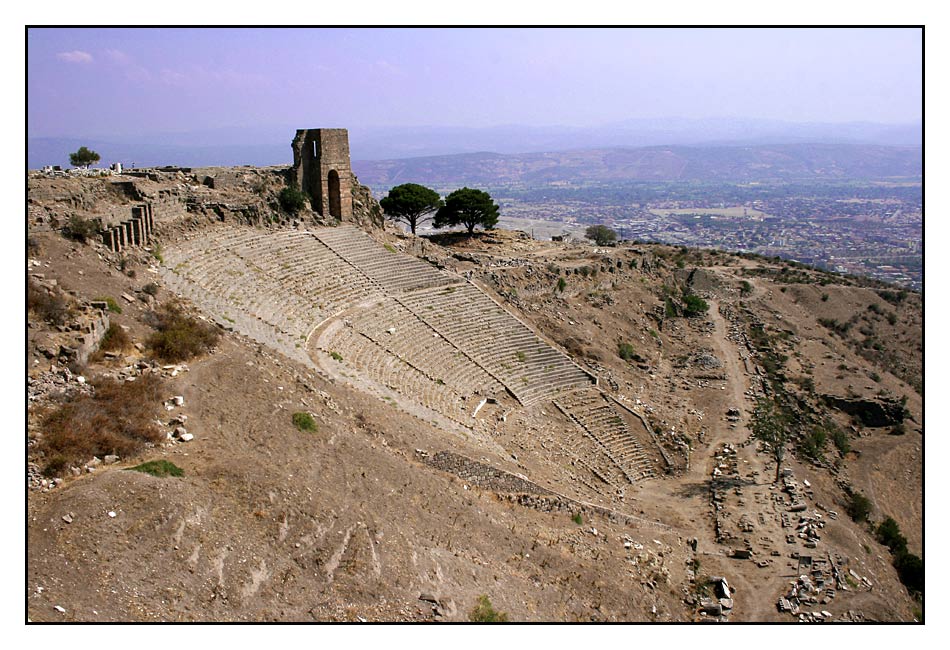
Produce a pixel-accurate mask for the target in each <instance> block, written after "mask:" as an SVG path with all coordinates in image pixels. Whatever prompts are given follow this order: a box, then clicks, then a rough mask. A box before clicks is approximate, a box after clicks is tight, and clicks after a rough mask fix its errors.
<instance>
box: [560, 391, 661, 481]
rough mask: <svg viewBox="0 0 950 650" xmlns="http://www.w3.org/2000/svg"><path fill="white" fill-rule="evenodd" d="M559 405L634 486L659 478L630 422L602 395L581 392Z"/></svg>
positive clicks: (571, 395) (570, 396) (567, 397)
mask: <svg viewBox="0 0 950 650" xmlns="http://www.w3.org/2000/svg"><path fill="white" fill-rule="evenodd" d="M555 403H556V404H557V406H558V407H559V408H560V409H561V410H562V411H564V412H565V413H567V414H569V415H570V417H572V418H573V419H574V420H575V422H577V424H578V425H580V426H581V427H583V428H584V430H585V431H587V432H588V433H589V434H590V435H591V436H592V437H593V438H594V439H595V440H597V442H598V443H600V444H601V445H602V446H603V448H604V449H605V451H606V452H607V454H608V456H609V457H610V458H611V459H612V460H614V462H616V464H617V465H618V466H619V467H620V468H621V469H623V470H624V473H625V474H626V475H627V476H628V478H629V479H630V481H631V482H635V481H637V480H640V479H642V478H647V477H652V476H655V471H654V469H653V464H652V463H651V462H650V460H649V458H648V457H647V455H646V453H645V452H644V450H643V447H642V446H641V445H640V443H639V441H638V440H637V439H636V438H635V437H634V436H633V434H632V433H631V432H630V429H629V428H628V427H627V424H626V421H625V420H624V419H623V417H622V416H621V415H620V413H618V412H617V411H616V409H615V408H614V407H613V406H612V405H611V404H610V403H609V402H607V400H606V399H605V398H604V397H603V395H601V394H600V393H599V391H596V390H583V391H577V392H574V393H570V394H567V395H563V396H561V397H559V398H558V399H556V400H555Z"/></svg>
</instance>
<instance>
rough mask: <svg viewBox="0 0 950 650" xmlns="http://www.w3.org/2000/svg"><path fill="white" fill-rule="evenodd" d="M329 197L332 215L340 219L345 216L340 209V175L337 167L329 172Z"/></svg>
mask: <svg viewBox="0 0 950 650" xmlns="http://www.w3.org/2000/svg"><path fill="white" fill-rule="evenodd" d="M327 194H328V195H329V196H328V197H327V198H328V199H329V200H330V216H331V217H336V218H337V219H339V218H340V217H342V216H343V214H342V212H341V210H340V175H339V174H338V173H337V171H336V170H335V169H331V170H330V173H329V174H327Z"/></svg>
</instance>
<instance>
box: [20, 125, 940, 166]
mask: <svg viewBox="0 0 950 650" xmlns="http://www.w3.org/2000/svg"><path fill="white" fill-rule="evenodd" d="M319 126H328V127H337V126H344V127H348V128H349V131H350V154H351V156H352V158H353V160H354V161H369V160H389V159H397V158H415V157H420V156H442V155H451V154H462V153H478V152H492V153H496V154H523V153H539V152H548V151H565V150H572V149H608V148H609V149H612V148H617V147H628V148H629V147H654V146H661V145H663V146H674V145H680V146H700V145H702V146H758V145H777V144H802V143H816V142H817V143H825V144H864V145H884V146H920V145H921V143H922V125H921V123H920V122H915V123H910V124H898V125H888V124H874V123H869V122H851V123H845V124H828V123H796V122H781V121H775V120H759V119H738V118H719V119H707V120H694V119H681V118H668V119H636V120H628V121H624V122H618V123H614V124H609V125H605V126H597V127H569V126H543V127H538V126H523V125H508V126H493V127H478V128H462V127H434V126H420V127H369V128H366V127H360V126H356V125H346V124H327V125H320V124H298V125H286V124H285V125H266V126H252V127H244V128H241V127H228V128H219V129H206V130H202V131H193V132H185V133H140V134H134V135H125V136H121V137H120V136H110V135H98V136H96V135H90V136H88V137H42V136H35V137H29V138H28V141H27V166H28V167H29V168H30V169H36V168H39V167H42V166H43V165H63V166H66V165H68V162H69V153H70V152H73V151H76V150H77V149H78V148H79V147H80V146H86V147H89V148H90V149H92V150H94V151H97V152H99V154H100V155H101V156H102V164H103V165H108V164H109V163H112V162H121V163H123V164H124V165H127V166H128V165H130V164H132V163H135V164H136V165H138V166H155V165H181V166H186V167H202V166H209V165H222V166H237V165H254V166H266V165H284V164H290V162H291V151H290V141H291V140H292V139H293V136H294V132H295V130H296V129H297V128H298V127H299V128H304V127H306V128H312V127H319Z"/></svg>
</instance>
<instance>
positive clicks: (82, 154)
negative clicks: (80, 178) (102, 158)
mask: <svg viewBox="0 0 950 650" xmlns="http://www.w3.org/2000/svg"><path fill="white" fill-rule="evenodd" d="M97 162H99V154H97V153H96V152H95V151H92V150H90V149H87V148H86V147H79V151H76V152H75V153H71V154H69V164H70V165H72V166H73V167H89V165H93V164H95V163H97Z"/></svg>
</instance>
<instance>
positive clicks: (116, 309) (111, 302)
mask: <svg viewBox="0 0 950 650" xmlns="http://www.w3.org/2000/svg"><path fill="white" fill-rule="evenodd" d="M93 300H95V301H96V302H104V303H106V305H107V306H108V308H109V311H111V312H112V313H113V314H121V313H122V307H120V306H119V303H117V302H116V301H115V298H94V299H93Z"/></svg>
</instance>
